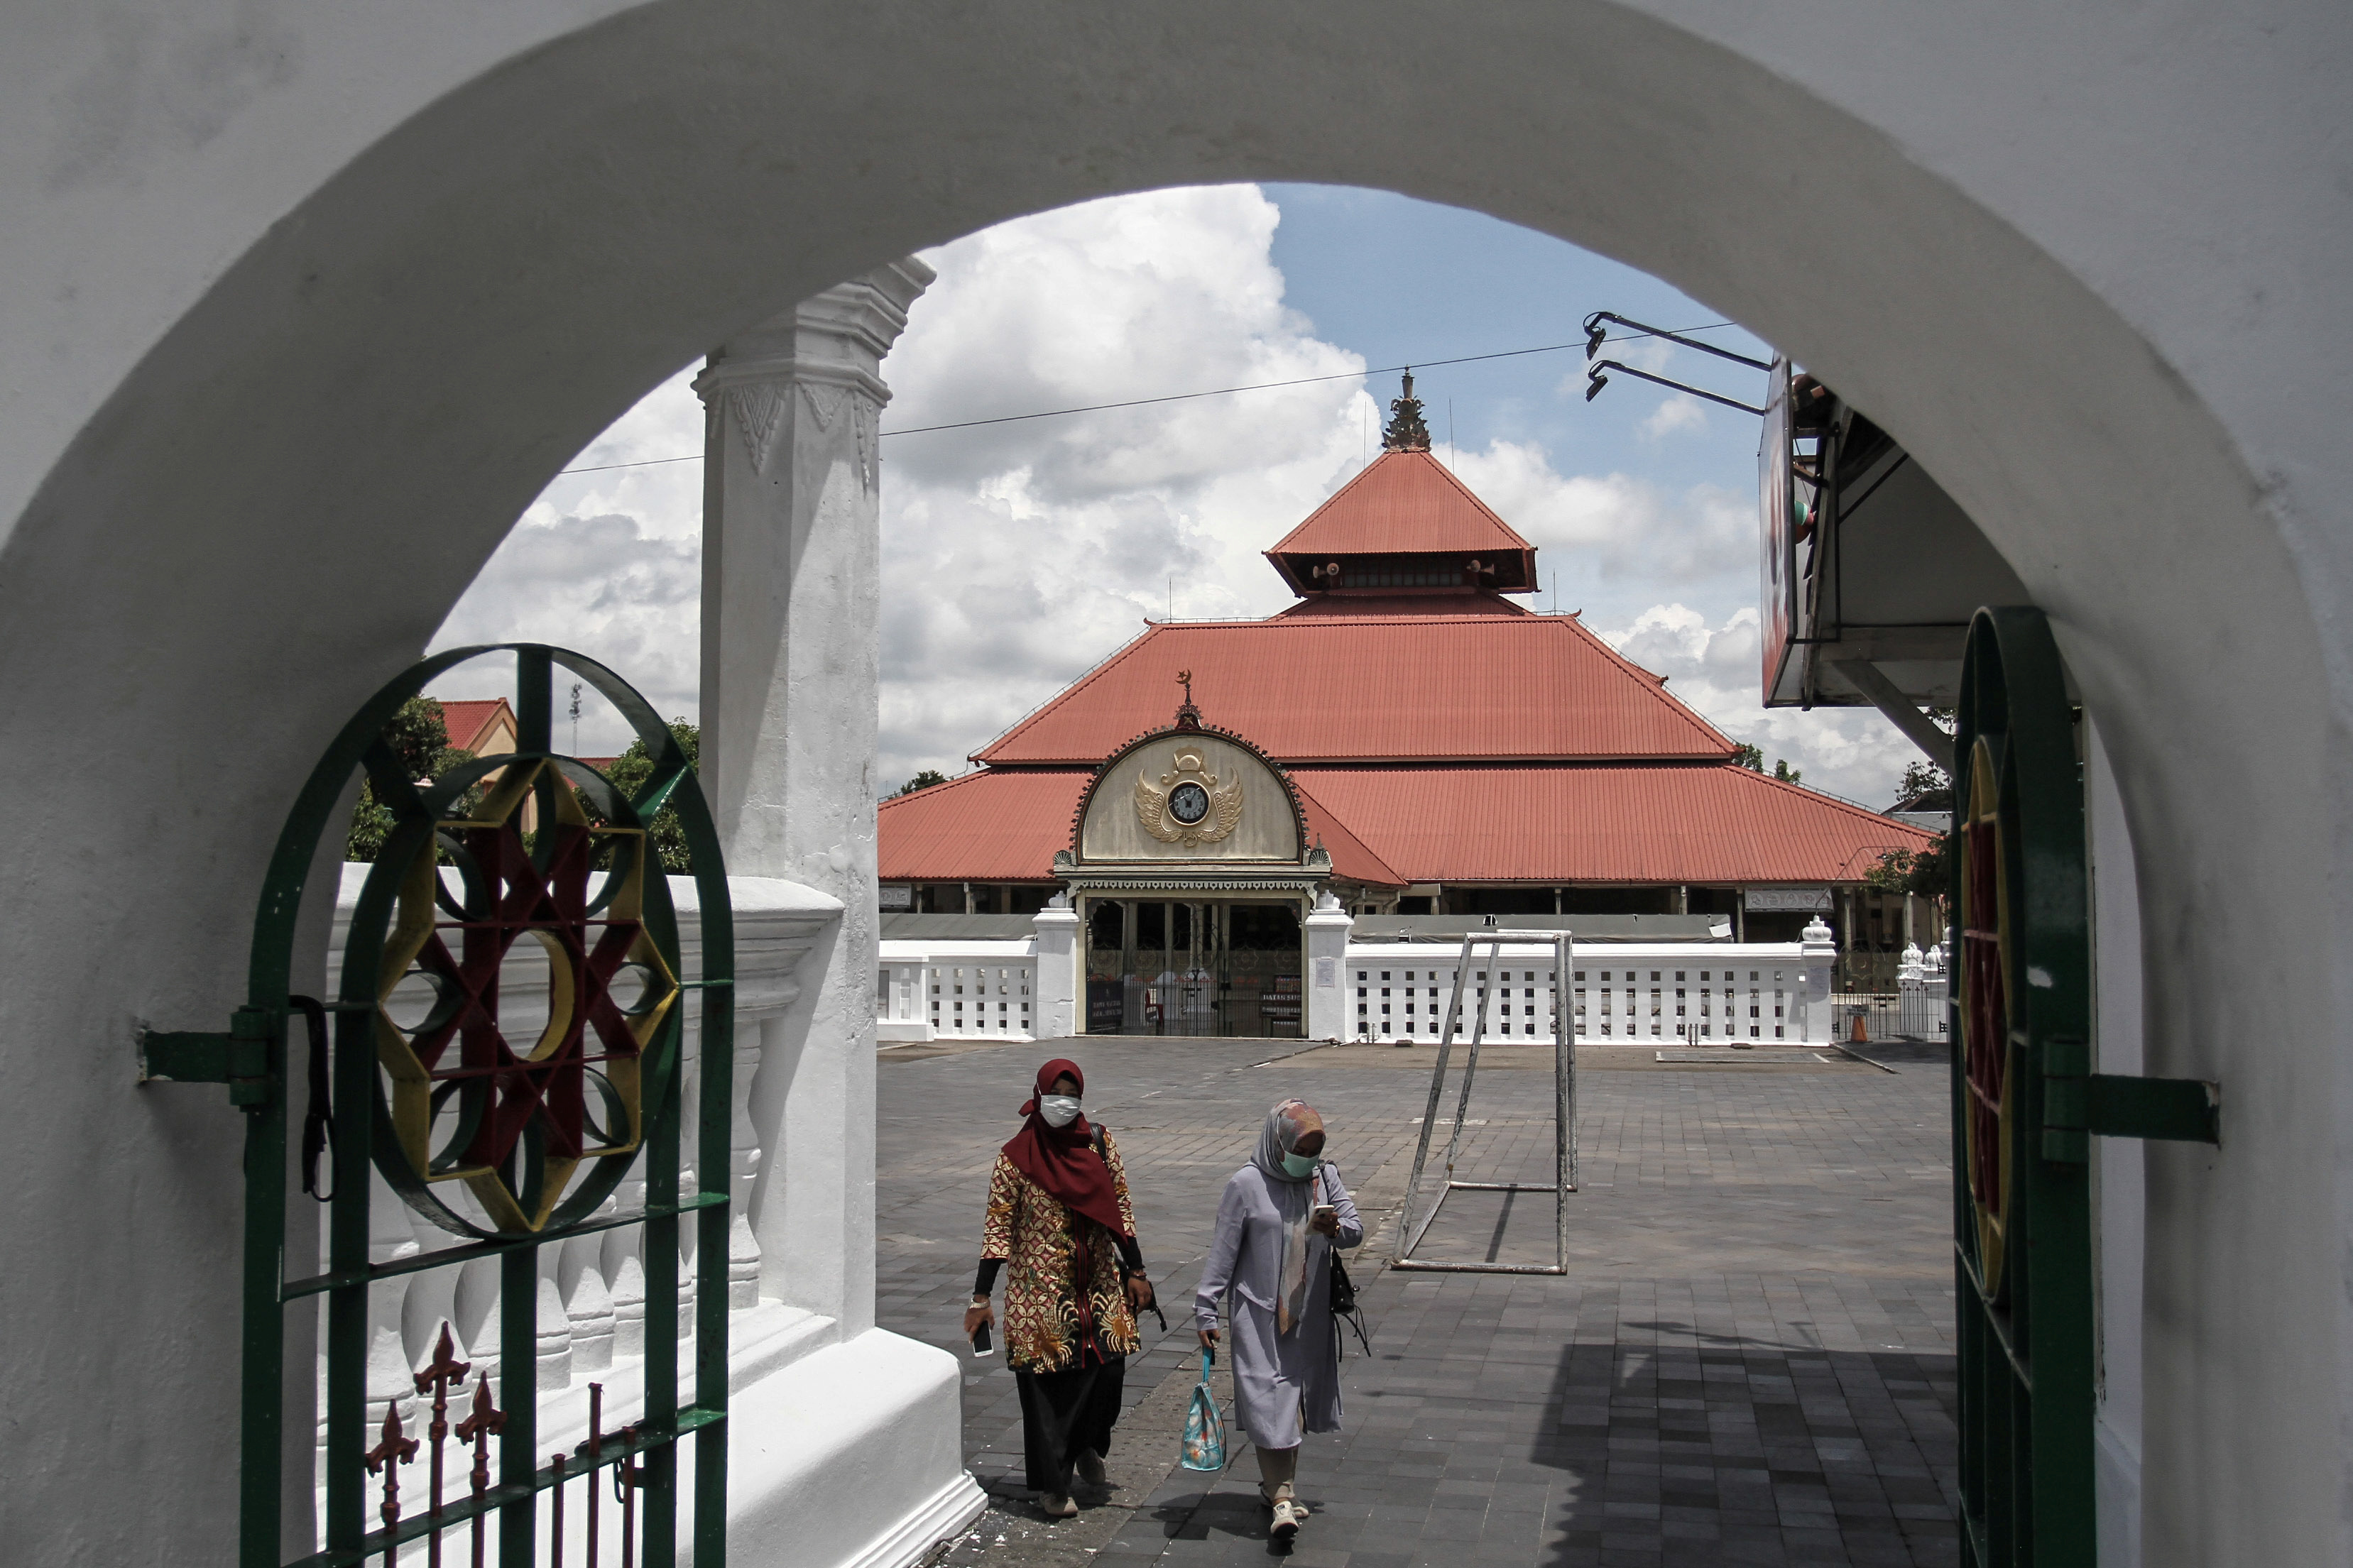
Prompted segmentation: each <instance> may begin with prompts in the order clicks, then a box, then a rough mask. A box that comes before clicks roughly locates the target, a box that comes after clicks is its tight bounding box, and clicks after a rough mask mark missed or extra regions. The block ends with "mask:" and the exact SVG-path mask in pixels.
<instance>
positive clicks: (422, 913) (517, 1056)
mask: <svg viewBox="0 0 2353 1568" xmlns="http://www.w3.org/2000/svg"><path fill="white" fill-rule="evenodd" d="M568 767H569V768H579V767H580V764H577V763H571V764H568ZM565 771H568V769H567V767H566V766H565V765H564V764H559V763H557V762H556V761H555V760H554V759H552V758H547V757H537V758H530V759H525V760H522V761H518V762H514V763H509V764H507V765H506V766H505V767H504V769H503V770H502V772H501V776H500V777H499V779H498V781H497V783H496V784H494V785H493V787H492V788H491V791H490V794H489V795H488V798H487V799H486V800H485V801H484V802H483V804H482V805H481V807H480V810H479V812H478V813H476V814H475V815H474V816H471V817H468V818H459V819H444V820H443V821H441V822H440V823H439V824H438V831H437V833H436V834H434V835H433V836H431V837H426V838H425V839H424V840H423V841H422V842H421V843H420V844H419V845H418V846H417V849H416V851H415V853H414V854H413V855H412V856H411V857H410V858H408V860H407V863H406V866H403V867H388V866H385V865H384V864H381V863H380V864H379V865H378V867H377V870H376V874H377V875H379V876H384V875H396V876H397V877H398V878H399V891H398V903H397V909H396V916H395V919H394V921H393V924H392V928H391V930H390V931H387V932H386V933H385V943H384V947H383V949H382V953H381V958H380V961H379V963H378V967H377V971H376V973H377V977H378V978H377V985H376V996H375V1000H376V1009H375V1020H374V1028H375V1044H376V1055H377V1059H378V1061H379V1062H380V1063H381V1065H382V1066H383V1068H384V1070H385V1077H386V1078H387V1079H389V1080H390V1082H389V1094H388V1096H387V1100H386V1102H385V1103H386V1108H387V1110H388V1111H389V1119H390V1122H391V1129H390V1130H391V1132H392V1134H393V1142H394V1143H395V1144H396V1148H397V1152H398V1160H397V1162H395V1165H396V1167H397V1166H398V1165H405V1166H406V1171H405V1172H403V1171H400V1170H398V1169H397V1168H395V1169H394V1170H391V1171H388V1172H387V1174H394V1175H396V1176H397V1175H406V1177H408V1178H409V1179H408V1180H406V1181H399V1182H396V1185H399V1186H401V1187H402V1188H404V1189H405V1191H406V1195H407V1196H408V1198H409V1199H410V1201H411V1202H412V1203H415V1204H417V1205H418V1206H419V1207H420V1208H421V1209H422V1210H423V1211H424V1212H425V1213H426V1214H427V1217H430V1218H432V1219H434V1220H435V1221H436V1222H437V1223H438V1224H441V1225H443V1226H446V1227H448V1228H450V1229H453V1230H459V1231H461V1232H467V1233H476V1234H479V1233H480V1231H481V1229H482V1227H481V1226H479V1225H477V1224H474V1223H472V1222H470V1221H468V1220H466V1219H465V1218H463V1217H461V1216H460V1215H458V1214H457V1213H455V1212H454V1211H453V1210H451V1209H450V1208H449V1207H448V1205H446V1204H444V1203H442V1202H440V1201H438V1199H437V1198H435V1197H433V1196H432V1195H431V1193H430V1189H431V1188H432V1187H434V1186H435V1185H438V1184H447V1183H452V1182H455V1183H459V1184H463V1186H464V1187H465V1189H466V1190H467V1191H468V1192H470V1193H471V1194H473V1196H474V1199H475V1201H476V1202H477V1203H479V1204H480V1205H481V1210H482V1213H483V1215H485V1216H486V1217H487V1219H488V1220H489V1229H490V1230H491V1231H492V1232H495V1233H498V1234H502V1235H521V1234H530V1233H533V1232H536V1231H538V1230H539V1229H540V1228H541V1227H543V1226H545V1225H546V1224H547V1222H548V1219H549V1217H550V1215H553V1214H554V1212H555V1209H556V1206H557V1205H558V1204H559V1203H560V1202H562V1200H563V1199H564V1197H565V1194H566V1193H567V1192H569V1191H570V1190H571V1189H572V1187H573V1186H574V1184H575V1178H576V1177H577V1176H578V1175H579V1174H580V1173H581V1170H582V1167H583V1165H584V1164H585V1163H586V1162H590V1161H596V1160H618V1161H621V1162H623V1163H626V1162H627V1161H628V1159H629V1158H630V1157H631V1156H632V1155H634V1154H635V1153H636V1152H637V1150H638V1144H639V1142H640V1140H641V1139H642V1137H643V1135H644V1127H645V1120H644V1111H645V1107H644V1083H643V1077H642V1073H641V1070H640V1068H641V1064H642V1061H643V1058H644V1057H645V1055H646V1053H647V1052H648V1050H649V1049H650V1048H651V1047H653V1045H654V1043H655V1039H656V1036H657V1035H658V1033H659V1030H660V1029H661V1028H662V1026H663V1025H664V1022H665V1020H666V1019H667V1018H668V1016H669V1015H670V1009H671V1008H672V1007H673V1006H675V1005H677V1002H678V997H679V992H680V987H679V984H678V977H677V975H676V974H675V973H672V971H671V969H670V964H669V963H666V962H665V961H664V960H663V957H662V954H661V951H660V949H659V947H658V946H657V945H656V943H655V942H654V941H653V939H652V937H651V936H650V935H649V932H648V931H647V930H646V927H645V923H644V912H645V908H644V900H645V890H646V879H647V877H648V876H649V874H656V873H653V872H652V871H651V868H650V867H649V860H650V859H651V856H650V854H649V846H648V844H647V842H646V835H645V832H644V829H643V828H642V827H641V826H636V825H635V824H634V823H633V824H632V825H631V826H603V825H599V824H594V823H591V822H590V820H589V818H588V816H587V814H586V812H585V811H584V810H583V809H582V808H581V805H580V802H579V799H578V797H577V795H575V793H574V791H573V789H572V788H571V787H570V784H568V783H566V782H565V780H564V779H563V778H562V777H561V773H563V772H565ZM582 771H583V772H584V773H585V771H586V770H585V769H583V770H582ZM543 775H553V776H554V783H555V784H556V787H555V788H554V789H552V790H549V789H541V790H539V791H538V792H537V795H538V798H539V799H540V800H542V801H543V802H545V803H550V804H552V806H553V810H552V811H550V810H548V809H547V806H546V805H543V807H542V809H543V811H545V812H546V813H547V816H549V817H551V818H552V820H549V821H546V822H545V823H544V824H543V826H542V827H541V830H540V832H539V834H538V836H537V837H538V840H539V842H538V843H537V845H536V846H535V848H536V850H537V853H536V854H534V853H533V850H532V849H529V848H526V847H525V845H524V842H523V837H522V822H521V819H522V808H523V805H524V803H525V802H527V801H529V800H531V799H533V794H534V791H533V785H534V784H538V783H539V782H540V781H541V780H542V778H543ZM437 846H438V847H442V848H446V849H448V851H449V852H450V858H451V859H452V861H453V862H454V864H455V867H456V869H457V872H458V876H457V879H456V880H457V883H458V887H457V889H452V888H451V887H450V886H449V885H448V882H447V881H445V879H444V878H443V875H442V868H440V866H438V864H437V863H436V862H437V859H438V856H437V854H436V847H437ZM599 860H605V861H607V865H606V866H604V867H601V868H600V867H599V866H598V864H597V863H598V861H599ZM524 941H530V942H535V943H537V944H538V946H539V948H540V949H541V950H542V951H543V952H544V953H545V955H546V959H547V965H548V1001H547V1019H546V1022H545V1024H544V1025H543V1026H541V1027H540V1029H539V1031H538V1034H537V1037H535V1038H533V1039H530V1040H515V1039H512V1038H510V1037H509V1036H508V1034H507V1032H506V1027H505V1025H504V1023H503V1021H502V1019H501V1013H500V1001H501V999H500V995H499V984H500V970H501V964H502V963H504V961H505V960H506V958H507V956H508V953H509V952H510V950H512V948H513V947H514V946H515V944H516V943H518V942H524ZM625 973H626V974H628V976H629V977H630V978H631V979H633V980H634V981H635V982H636V984H635V990H636V994H635V995H634V997H632V998H631V1000H630V1001H629V1002H628V1005H623V1003H622V1001H621V999H620V995H619V994H617V985H618V984H619V983H620V982H621V980H622V977H623V976H624V975H625ZM412 974H415V975H417V976H421V977H422V978H423V979H424V980H425V981H426V982H427V984H429V985H430V986H431V987H432V989H433V992H434V1001H433V1004H432V1005H431V1006H430V1007H429V1008H428V1009H427V1014H426V1016H424V1017H423V1018H422V1019H421V1020H419V1021H418V1022H417V1024H416V1025H415V1026H411V1027H403V1026H401V1024H400V1023H399V1022H398V1021H397V1020H396V1018H395V1016H394V1013H393V1008H392V1005H391V1004H392V1000H393V993H394V991H395V990H396V988H397V987H398V986H399V985H400V984H401V983H402V981H403V980H405V979H406V978H408V977H409V976H410V975H412ZM437 1140H438V1143H437ZM610 1174H611V1175H612V1176H613V1177H614V1178H615V1179H617V1176H618V1174H619V1173H618V1172H617V1171H616V1172H613V1173H610ZM437 1211H438V1212H437Z"/></svg>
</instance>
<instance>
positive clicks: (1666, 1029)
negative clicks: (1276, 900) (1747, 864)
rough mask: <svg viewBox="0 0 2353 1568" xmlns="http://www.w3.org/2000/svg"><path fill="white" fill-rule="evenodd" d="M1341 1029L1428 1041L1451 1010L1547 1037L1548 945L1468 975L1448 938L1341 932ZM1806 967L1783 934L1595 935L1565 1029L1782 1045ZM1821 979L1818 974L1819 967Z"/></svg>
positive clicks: (1501, 1032) (1582, 957)
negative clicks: (1344, 955)
mask: <svg viewBox="0 0 2353 1568" xmlns="http://www.w3.org/2000/svg"><path fill="white" fill-rule="evenodd" d="M1347 963H1348V977H1349V980H1350V982H1351V989H1352V991H1353V993H1354V994H1353V996H1352V998H1351V1001H1350V1004H1349V1005H1350V1006H1351V1008H1352V1009H1353V1012H1352V1013H1351V1015H1350V1016H1351V1020H1352V1023H1353V1029H1352V1031H1351V1037H1352V1038H1355V1039H1359V1040H1394V1041H1419V1040H1435V1039H1437V1038H1438V1037H1439V1033H1440V1030H1441V1029H1442V1028H1443V1027H1444V1026H1445V1022H1446V1015H1447V1013H1448V1012H1449V1011H1450V1010H1452V1011H1454V1013H1455V1015H1456V1023H1455V1032H1456V1033H1457V1034H1458V1035H1465V1034H1468V1033H1469V1031H1470V1029H1471V1027H1472V1024H1473V1023H1474V1022H1477V1021H1481V1020H1479V1019H1478V1018H1477V1017H1476V1015H1477V1014H1479V1013H1481V1012H1483V1014H1484V1018H1483V1023H1484V1028H1485V1034H1486V1037H1488V1038H1490V1039H1495V1040H1517V1041H1521V1042H1524V1043H1528V1044H1538V1043H1549V1042H1550V1041H1551V1040H1552V1039H1553V1037H1554V1031H1555V1029H1556V1027H1557V1026H1558V1019H1559V1003H1558V998H1557V997H1556V995H1555V994H1554V986H1553V978H1552V965H1551V954H1550V952H1546V951H1543V950H1540V949H1538V948H1537V947H1535V946H1534V945H1530V946H1529V947H1528V948H1527V949H1526V951H1525V952H1517V951H1514V950H1513V949H1508V948H1507V949H1506V950H1505V952H1504V956H1503V959H1502V961H1501V962H1494V963H1473V965H1472V968H1471V970H1470V972H1469V973H1468V975H1467V977H1466V975H1465V974H1464V973H1462V972H1461V968H1460V966H1459V963H1458V960H1457V955H1456V953H1455V952H1454V950H1452V949H1451V948H1444V947H1439V946H1437V945H1434V944H1427V943H1406V942H1388V943H1353V942H1352V943H1350V944H1349V947H1348V959H1347ZM1810 967H1816V968H1818V967H1820V965H1819V964H1816V965H1811V966H1810V965H1809V963H1808V962H1807V961H1806V958H1805V956H1804V954H1803V953H1802V952H1801V951H1800V949H1799V946H1798V945H1797V944H1796V943H1793V942H1747V943H1731V942H1691V943H1674V944H1669V943H1644V944H1641V945H1639V946H1638V945H1635V944H1625V945H1622V946H1620V945H1618V944H1607V945H1604V944H1596V945H1593V946H1589V947H1583V948H1579V949H1577V958H1576V967H1575V969H1574V970H1572V971H1571V980H1570V983H1569V990H1570V992H1571V995H1570V998H1569V1006H1570V1010H1571V1011H1570V1019H1571V1024H1570V1027H1571V1037H1572V1038H1574V1039H1576V1040H1578V1041H1580V1042H1587V1043H1592V1044H1613V1043H1615V1044H1641V1045H1655V1046H1683V1045H1693V1046H1697V1045H1709V1044H1715V1045H1730V1044H1734V1043H1742V1044H1748V1043H1772V1042H1778V1043H1782V1044H1789V1043H1794V1042H1799V1041H1805V1040H1821V1039H1826V1038H1828V1035H1827V1034H1826V1033H1825V1032H1822V1030H1824V1029H1826V1027H1827V1024H1828V1019H1827V1018H1824V1019H1821V1020H1820V1027H1818V1028H1817V1029H1816V1030H1815V1031H1813V1032H1809V1030H1808V1028H1807V1026H1806V1025H1807V1021H1808V1014H1807V1008H1806V998H1807V996H1808V994H1809V992H1808V988H1807V984H1806V979H1807V975H1808V973H1809V970H1810ZM1821 983H1822V984H1823V987H1824V989H1825V990H1826V989H1827V973H1825V974H1824V975H1823V976H1822V982H1821Z"/></svg>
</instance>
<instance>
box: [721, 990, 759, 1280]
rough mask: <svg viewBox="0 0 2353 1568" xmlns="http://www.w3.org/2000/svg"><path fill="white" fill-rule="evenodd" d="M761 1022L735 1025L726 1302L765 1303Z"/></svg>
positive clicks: (728, 1188)
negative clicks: (760, 1230) (760, 1202)
mask: <svg viewBox="0 0 2353 1568" xmlns="http://www.w3.org/2000/svg"><path fill="white" fill-rule="evenodd" d="M762 1034H763V1029H762V1026H761V1025H760V1024H759V1023H757V1022H754V1023H751V1024H750V1025H748V1026H746V1025H743V1024H739V1025H738V1026H736V1030H735V1082H734V1084H733V1100H732V1104H731V1108H730V1110H729V1112H728V1137H729V1142H731V1143H732V1144H733V1148H731V1149H730V1150H729V1151H728V1163H727V1196H728V1200H729V1202H728V1223H727V1305H728V1307H729V1308H730V1309H732V1310H736V1311H741V1310H744V1308H746V1307H756V1306H758V1305H759V1304H760V1238H759V1237H758V1236H757V1234H755V1233H754V1231H753V1229H752V1189H753V1186H754V1184H755V1183H756V1181H757V1180H758V1177H759V1174H760V1154H761V1150H760V1133H759V1129H758V1128H756V1127H754V1125H753V1122H752V1080H753V1079H754V1077H755V1076H757V1075H758V1073H759V1070H760V1053H761V1047H762Z"/></svg>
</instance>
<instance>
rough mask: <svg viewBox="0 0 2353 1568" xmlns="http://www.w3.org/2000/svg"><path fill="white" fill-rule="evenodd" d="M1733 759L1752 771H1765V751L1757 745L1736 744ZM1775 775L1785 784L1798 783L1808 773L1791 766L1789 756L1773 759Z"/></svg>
mask: <svg viewBox="0 0 2353 1568" xmlns="http://www.w3.org/2000/svg"><path fill="white" fill-rule="evenodd" d="M1732 760H1733V761H1734V762H1736V763H1739V764H1740V765H1741V766H1742V767H1744V768H1746V769H1747V770H1748V771H1749V772H1750V773H1763V772H1764V771H1765V753H1764V752H1761V751H1759V750H1758V749H1757V748H1756V747H1755V746H1746V745H1744V746H1735V747H1734V748H1733V749H1732ZM1773 776H1774V777H1775V778H1777V779H1779V780H1780V781H1781V782H1782V783H1783V784H1796V783H1797V782H1798V781H1799V779H1802V778H1804V777H1805V776H1806V775H1805V774H1803V773H1799V771H1798V770H1797V769H1795V768H1793V767H1791V766H1790V765H1789V760H1788V758H1787V757H1776V758H1774V759H1773Z"/></svg>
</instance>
